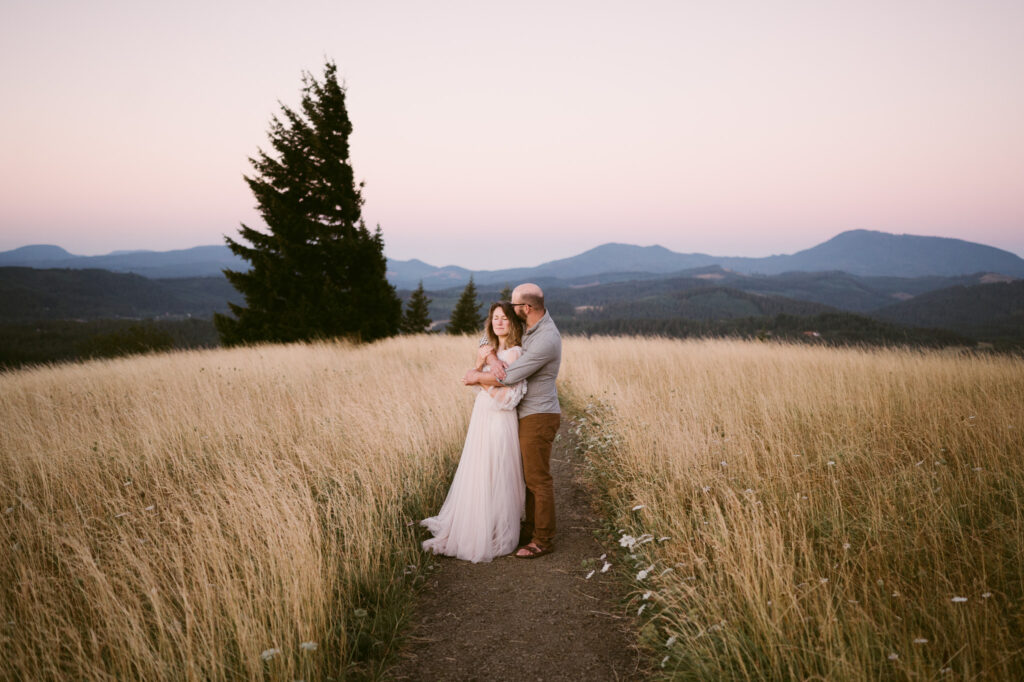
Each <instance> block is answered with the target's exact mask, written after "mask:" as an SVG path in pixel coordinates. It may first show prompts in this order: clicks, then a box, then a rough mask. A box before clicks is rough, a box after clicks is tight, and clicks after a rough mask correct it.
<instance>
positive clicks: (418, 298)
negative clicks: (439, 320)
mask: <svg viewBox="0 0 1024 682" xmlns="http://www.w3.org/2000/svg"><path fill="white" fill-rule="evenodd" d="M429 306H430V299H429V298H427V294H426V292H424V291H423V281H422V280H420V285H419V286H418V287H416V290H415V291H413V292H412V296H410V297H409V301H408V303H406V308H405V312H404V313H403V314H402V331H403V332H405V333H406V334H422V333H423V332H425V331H427V330H428V329H430V309H429Z"/></svg>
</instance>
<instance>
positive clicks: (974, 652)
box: [563, 339, 1024, 680]
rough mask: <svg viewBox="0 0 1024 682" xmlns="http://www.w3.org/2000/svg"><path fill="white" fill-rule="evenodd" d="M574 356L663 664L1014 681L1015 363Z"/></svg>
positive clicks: (608, 346)
mask: <svg viewBox="0 0 1024 682" xmlns="http://www.w3.org/2000/svg"><path fill="white" fill-rule="evenodd" d="M564 357H565V358H566V361H565V363H564V367H563V377H564V386H563V388H564V389H565V390H564V392H563V394H564V395H566V396H568V397H570V398H571V399H572V400H573V401H574V402H575V404H576V406H577V408H578V409H579V410H581V411H582V412H583V413H584V414H583V416H582V418H581V419H580V420H579V421H578V422H577V424H578V426H577V431H578V433H579V435H580V439H581V443H582V449H583V450H584V451H585V452H586V453H587V461H588V467H589V471H590V475H591V477H592V478H593V480H594V481H596V483H597V485H598V489H599V490H601V491H603V494H604V504H605V505H606V509H607V512H608V515H609V517H610V518H611V519H612V522H613V523H614V526H613V528H616V529H617V530H618V533H619V535H620V536H622V537H621V541H620V542H621V544H622V546H623V548H624V549H623V550H622V554H621V555H620V556H619V557H618V558H617V559H611V561H612V562H614V563H619V564H625V566H626V570H627V571H628V572H629V575H630V579H631V580H632V581H634V583H633V585H634V588H635V594H634V599H635V601H634V607H635V608H636V609H637V611H641V609H642V615H641V619H642V622H643V623H644V625H643V634H644V638H645V640H646V642H647V644H648V646H649V647H650V650H651V652H652V654H653V655H654V656H655V663H658V662H661V663H662V664H663V667H664V671H665V673H666V675H667V676H670V677H674V678H679V679H713V680H727V679H764V680H789V679H830V680H865V679H906V680H930V679H997V680H1010V679H1024V654H1022V650H1024V554H1022V550H1024V508H1022V504H1024V466H1022V464H1024V462H1022V455H1024V361H1021V360H1020V359H1019V358H1017V359H1014V358H1009V357H982V356H954V355H942V354H938V353H919V352H912V351H895V350H852V349H845V350H836V349H827V348H820V347H808V346H784V345H776V344H759V343H756V342H740V341H668V340H642V339H592V340H575V339H574V340H569V341H567V343H566V344H565V350H564ZM639 505H643V507H642V508H639V509H636V510H635V511H634V507H638V506H639ZM664 538H667V539H664ZM630 555H631V556H630Z"/></svg>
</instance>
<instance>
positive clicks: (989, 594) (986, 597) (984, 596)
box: [981, 592, 992, 599]
mask: <svg viewBox="0 0 1024 682" xmlns="http://www.w3.org/2000/svg"><path fill="white" fill-rule="evenodd" d="M991 596H992V593H991V592H983V593H982V595H981V598H982V599H988V598H989V597H991Z"/></svg>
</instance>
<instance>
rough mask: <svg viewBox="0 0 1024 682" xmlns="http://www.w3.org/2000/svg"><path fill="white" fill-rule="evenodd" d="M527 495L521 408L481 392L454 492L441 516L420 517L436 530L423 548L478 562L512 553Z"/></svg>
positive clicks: (424, 523)
mask: <svg viewBox="0 0 1024 682" xmlns="http://www.w3.org/2000/svg"><path fill="white" fill-rule="evenodd" d="M525 496H526V489H525V484H524V483H523V464H522V456H521V455H520V453H519V420H518V418H517V417H516V411H515V410H514V409H511V410H509V409H500V408H499V407H498V404H497V402H496V401H495V400H494V399H493V398H492V397H491V396H490V395H489V394H488V393H487V392H486V391H481V392H480V393H479V394H478V395H477V397H476V402H475V403H474V404H473V414H472V416H471V417H470V420H469V429H468V431H467V433H466V444H465V445H464V446H463V448H462V457H461V458H460V459H459V468H458V469H457V470H456V472H455V478H454V479H453V480H452V485H451V488H449V489H448V497H446V498H445V501H444V504H443V505H441V511H440V512H438V514H437V516H432V517H431V518H429V519H424V520H423V521H421V522H420V523H421V524H422V525H424V526H426V527H427V528H428V529H429V530H430V532H431V533H432V534H433V535H434V537H433V538H431V539H430V540H426V541H424V543H423V549H425V550H429V551H431V552H434V553H435V554H444V555H447V556H454V557H458V558H459V559H464V560H466V561H472V562H474V563H476V562H480V561H490V560H491V559H493V558H494V557H496V556H501V555H503V554H510V553H511V552H512V551H513V550H515V548H516V546H517V544H518V542H519V522H520V521H521V520H522V518H523V510H524V506H525Z"/></svg>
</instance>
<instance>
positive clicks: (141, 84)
mask: <svg viewBox="0 0 1024 682" xmlns="http://www.w3.org/2000/svg"><path fill="white" fill-rule="evenodd" d="M0 8H2V9H0V91H2V92H3V98H2V102H0V149H2V153H0V250H6V249H9V248H14V247H17V246H22V245H24V244H29V243H56V244H60V245H62V246H64V247H65V248H67V249H69V250H71V251H72V252H75V253H81V254H93V253H103V252H108V251H111V250H114V249H136V248H150V249H161V250H162V249H170V248H184V247H188V246H194V245H198V244H213V243H220V242H221V241H222V237H221V235H223V234H224V233H234V232H235V231H236V230H237V225H238V223H239V222H240V221H245V222H249V223H255V224H258V219H257V218H256V214H255V211H254V210H253V199H252V196H251V195H250V193H249V191H248V188H247V187H246V186H245V184H244V182H243V181H242V175H243V173H247V172H248V171H249V167H248V164H247V158H248V157H249V156H251V155H252V154H254V153H255V151H256V149H257V147H260V146H265V145H266V141H267V137H266V130H267V124H268V121H269V119H270V117H271V116H272V115H273V114H274V113H276V111H277V102H278V101H279V100H280V101H283V102H285V103H288V104H295V103H297V101H298V97H299V90H300V87H301V80H300V76H301V72H302V71H303V70H310V71H313V72H315V73H319V72H320V70H321V68H322V64H323V59H324V57H325V56H327V57H330V58H332V59H334V60H335V61H336V62H337V64H338V68H339V71H340V72H341V73H342V74H343V75H344V77H345V79H346V82H347V84H348V93H349V113H350V116H351V118H352V121H353V125H354V129H355V132H354V135H353V138H352V161H353V165H354V167H355V170H356V174H357V176H358V177H360V178H363V179H365V180H366V183H367V184H366V189H365V197H366V200H367V202H366V206H365V208H364V215H365V217H366V219H367V221H368V222H369V223H371V224H375V223H378V222H379V223H380V224H381V226H382V228H383V230H384V236H385V241H386V244H387V246H386V252H387V254H388V255H389V256H391V257H393V258H399V259H408V258H413V257H418V258H421V259H423V260H425V261H427V262H430V263H433V264H435V265H444V264H448V263H455V264H459V265H464V266H467V267H478V268H496V267H502V266H514V265H533V264H536V263H539V262H542V261H546V260H551V259H554V258H560V257H564V256H568V255H572V254H575V253H578V252H580V251H583V250H585V249H588V248H591V247H593V246H596V245H597V244H601V243H604V242H608V241H621V242H629V243H635V244H644V245H646V244H655V243H657V244H662V245H664V246H666V247H668V248H670V249H673V250H676V251H683V252H689V251H701V252H707V253H714V254H720V255H745V256H760V255H768V254H771V253H790V252H793V251H796V250H799V249H802V248H807V247H810V246H812V245H814V244H816V243H819V242H821V241H824V240H825V239H828V238H830V237H832V236H833V235H835V234H836V233H838V232H841V231H843V230H846V229H853V228H866V229H878V230H884V231H888V232H898V233H902V232H906V233H911V234H927V235H939V236H950V237H959V238H963V239H970V240H973V241H980V242H983V243H987V244H992V245H994V246H999V247H1001V248H1005V249H1008V250H1011V251H1014V252H1016V253H1018V254H1021V253H1024V199H1022V197H1024V129H1022V126H1021V125H1020V121H1021V120H1024V78H1021V73H1024V69H1022V67H1024V3H1020V2H984V1H982V2H966V1H965V2H943V1H924V0H921V1H913V2H876V1H866V2H857V3H850V2H822V1H820V0H818V1H808V2H792V1H787V2H716V3H697V2H630V3H625V2H621V3H612V2H593V1H590V2H519V3H514V4H513V3H507V4H501V5H499V4H496V3H479V2H431V3H425V2H378V3H366V2H361V3H355V2H295V3H287V4H286V3H271V2H253V1H248V2H219V3H200V2H192V1H182V2H175V3H156V2H137V1H136V2H95V3H72V2H47V3H29V2H11V1H9V0H2V4H0Z"/></svg>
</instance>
